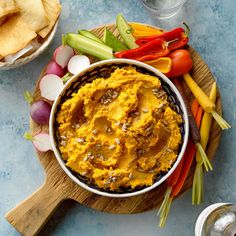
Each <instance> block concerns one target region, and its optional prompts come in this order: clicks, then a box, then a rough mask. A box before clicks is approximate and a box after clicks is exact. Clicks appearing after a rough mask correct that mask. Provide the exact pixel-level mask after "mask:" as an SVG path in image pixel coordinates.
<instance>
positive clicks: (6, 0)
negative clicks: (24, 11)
mask: <svg viewBox="0 0 236 236" xmlns="http://www.w3.org/2000/svg"><path fill="white" fill-rule="evenodd" d="M19 10H20V9H19V8H18V7H17V5H16V3H15V1H14V0H0V20H1V18H2V17H5V16H7V15H9V14H12V13H16V12H18V11H19Z"/></svg>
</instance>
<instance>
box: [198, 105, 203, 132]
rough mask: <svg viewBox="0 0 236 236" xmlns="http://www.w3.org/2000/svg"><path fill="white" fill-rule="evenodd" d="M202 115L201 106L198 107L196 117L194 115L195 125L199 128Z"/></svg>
mask: <svg viewBox="0 0 236 236" xmlns="http://www.w3.org/2000/svg"><path fill="white" fill-rule="evenodd" d="M202 115H203V109H202V107H201V106H199V107H198V110H197V115H196V123H197V127H198V128H199V127H200V125H201V121H202Z"/></svg>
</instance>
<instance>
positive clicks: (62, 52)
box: [53, 45, 74, 68]
mask: <svg viewBox="0 0 236 236" xmlns="http://www.w3.org/2000/svg"><path fill="white" fill-rule="evenodd" d="M73 56H74V50H73V49H72V48H71V47H69V46H68V45H64V46H63V45H62V46H60V47H58V48H57V49H56V50H55V52H54V54H53V58H54V60H55V62H56V63H57V64H58V65H59V66H61V67H62V68H65V67H66V66H67V64H68V62H69V60H70V58H71V57H73Z"/></svg>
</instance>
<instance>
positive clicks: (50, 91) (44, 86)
mask: <svg viewBox="0 0 236 236" xmlns="http://www.w3.org/2000/svg"><path fill="white" fill-rule="evenodd" d="M63 86H64V84H63V81H62V79H61V78H60V77H59V76H57V75H53V74H48V75H45V76H44V77H43V78H42V79H41V80H40V83H39V89H40V92H41V96H42V97H44V98H46V99H48V100H50V101H54V100H55V99H56V97H57V95H58V94H59V93H60V91H61V90H62V89H63Z"/></svg>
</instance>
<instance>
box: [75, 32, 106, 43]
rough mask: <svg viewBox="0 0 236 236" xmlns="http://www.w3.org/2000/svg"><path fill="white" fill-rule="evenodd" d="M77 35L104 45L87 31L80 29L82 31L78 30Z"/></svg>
mask: <svg viewBox="0 0 236 236" xmlns="http://www.w3.org/2000/svg"><path fill="white" fill-rule="evenodd" d="M78 33H79V34H80V35H82V36H84V37H87V38H90V39H93V40H95V41H97V42H98V43H102V44H104V43H103V42H102V40H100V39H99V38H98V37H97V36H96V35H95V34H94V33H92V32H90V31H88V30H84V29H82V30H79V31H78Z"/></svg>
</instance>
